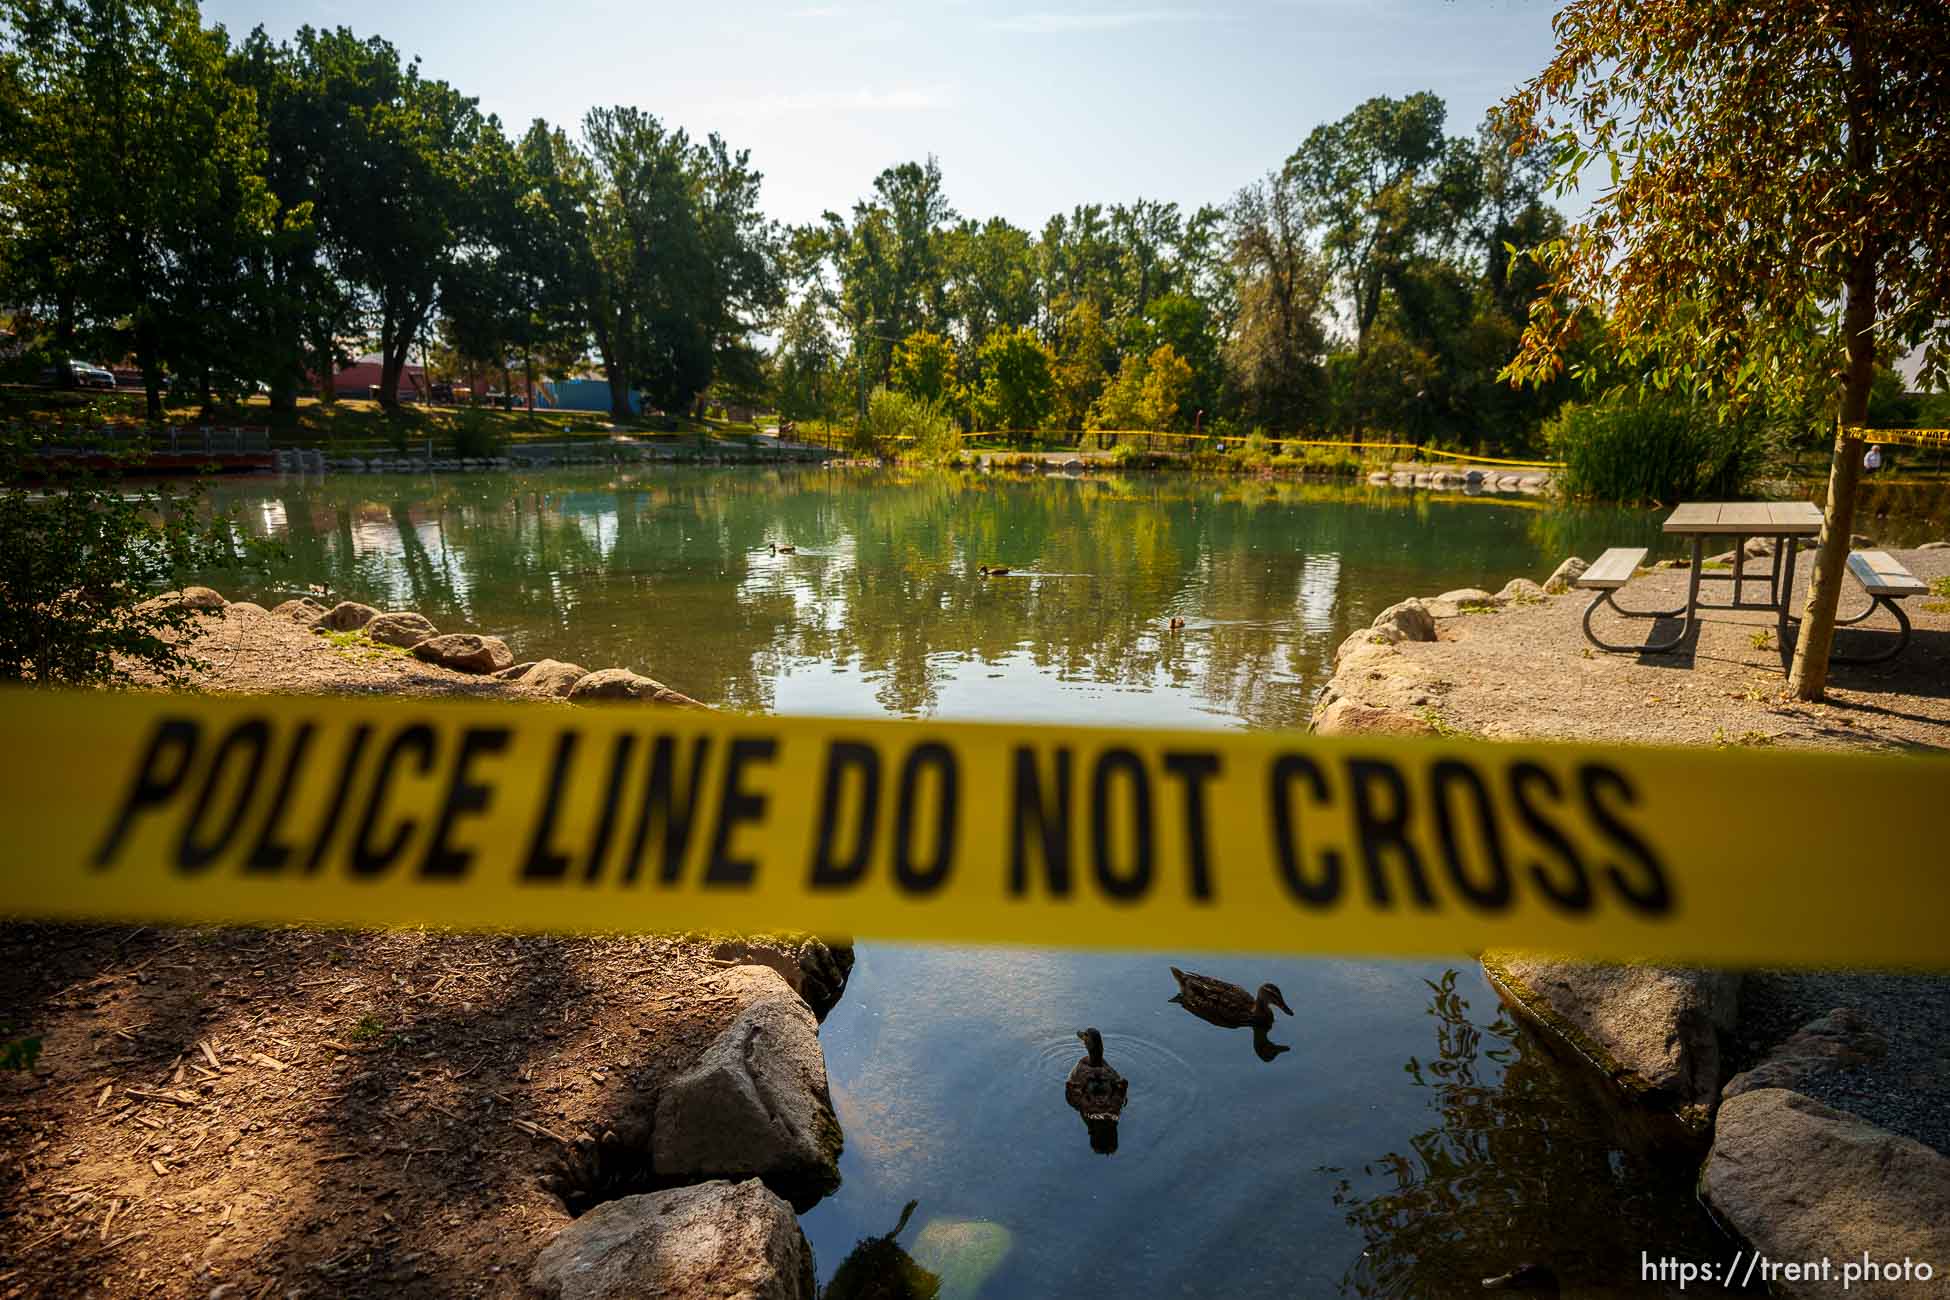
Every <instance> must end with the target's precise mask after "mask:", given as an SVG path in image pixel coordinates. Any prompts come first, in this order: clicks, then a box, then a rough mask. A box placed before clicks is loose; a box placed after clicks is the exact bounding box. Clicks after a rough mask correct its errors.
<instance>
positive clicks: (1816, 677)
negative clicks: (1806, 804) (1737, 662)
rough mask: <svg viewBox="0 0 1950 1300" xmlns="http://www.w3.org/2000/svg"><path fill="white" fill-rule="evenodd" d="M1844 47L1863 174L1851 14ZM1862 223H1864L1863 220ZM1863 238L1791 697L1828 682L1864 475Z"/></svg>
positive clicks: (1868, 61) (1868, 293)
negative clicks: (1860, 433)
mask: <svg viewBox="0 0 1950 1300" xmlns="http://www.w3.org/2000/svg"><path fill="white" fill-rule="evenodd" d="M1845 40H1846V44H1847V46H1848V54H1849V86H1848V145H1849V170H1850V171H1851V172H1853V173H1854V174H1855V176H1856V177H1858V178H1862V179H1865V180H1866V178H1867V177H1868V176H1870V175H1871V174H1872V173H1873V172H1874V171H1875V166H1876V140H1875V109H1876V99H1877V90H1878V86H1877V81H1878V78H1877V71H1876V67H1875V62H1874V60H1873V58H1872V56H1871V55H1870V54H1869V52H1868V51H1867V50H1866V49H1865V48H1864V47H1865V44H1866V41H1865V35H1864V32H1863V31H1862V29H1861V27H1860V25H1859V20H1857V19H1851V20H1850V22H1849V26H1848V30H1847V34H1846V37H1845ZM1864 225H1865V227H1866V225H1867V223H1866V222H1865V223H1864ZM1860 238H1861V240H1862V243H1861V246H1860V247H1858V248H1857V249H1856V250H1855V252H1854V254H1853V255H1852V256H1851V257H1850V259H1849V265H1848V274H1847V277H1846V280H1845V286H1844V291H1845V293H1846V295H1847V296H1846V298H1845V300H1844V302H1843V306H1842V336H1843V342H1844V343H1845V344H1846V345H1847V347H1848V369H1847V371H1846V373H1845V377H1844V379H1843V382H1842V404H1841V413H1840V416H1839V418H1838V420H1837V423H1836V428H1835V452H1834V455H1833V456H1832V457H1831V458H1830V460H1829V464H1828V503H1827V508H1826V510H1825V511H1824V513H1823V515H1822V523H1821V549H1820V550H1819V551H1818V552H1817V553H1816V556H1815V571H1814V575H1813V577H1812V578H1811V579H1810V581H1809V583H1808V601H1807V604H1806V606H1805V607H1804V608H1803V609H1802V613H1801V635H1800V637H1799V639H1797V640H1796V642H1795V644H1794V666H1793V668H1792V669H1791V670H1790V672H1789V676H1788V683H1789V687H1790V689H1791V690H1792V691H1793V692H1794V698H1795V699H1797V700H1809V701H1812V700H1819V699H1821V698H1822V696H1823V694H1824V693H1825V692H1826V691H1827V689H1828V655H1829V651H1830V650H1831V649H1832V648H1833V646H1834V642H1835V608H1836V606H1837V605H1838V604H1839V603H1840V601H1841V594H1842V572H1843V569H1844V567H1845V566H1846V564H1847V562H1848V548H1849V537H1850V534H1851V533H1852V532H1853V531H1854V528H1855V489H1856V485H1857V484H1858V483H1860V482H1861V480H1862V440H1861V439H1860V438H1856V437H1853V436H1851V434H1850V430H1851V429H1854V428H1857V427H1859V426H1860V425H1861V423H1862V421H1863V420H1864V419H1865V418H1866V417H1867V416H1868V413H1869V385H1870V383H1871V381H1872V380H1873V379H1874V378H1875V359H1876V358H1875V337H1874V335H1873V334H1872V333H1871V330H1872V329H1873V328H1874V325H1875V297H1876V270H1877V262H1878V260H1879V259H1880V256H1881V252H1882V241H1881V239H1880V238H1879V237H1878V236H1877V235H1875V234H1873V233H1869V232H1868V231H1866V230H1865V232H1864V233H1863V234H1862V235H1861V236H1860Z"/></svg>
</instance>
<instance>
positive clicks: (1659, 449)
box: [1544, 391, 1764, 504]
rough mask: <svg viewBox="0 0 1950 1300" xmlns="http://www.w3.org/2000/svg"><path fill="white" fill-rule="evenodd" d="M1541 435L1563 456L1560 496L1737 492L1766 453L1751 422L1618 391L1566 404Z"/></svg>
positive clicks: (1643, 498) (1664, 497) (1659, 498)
mask: <svg viewBox="0 0 1950 1300" xmlns="http://www.w3.org/2000/svg"><path fill="white" fill-rule="evenodd" d="M1544 435H1545V438H1546V440H1547V441H1548V443H1549V445H1550V448H1551V452H1552V454H1553V455H1554V456H1555V457H1556V458H1557V459H1559V460H1561V461H1563V462H1564V470H1563V472H1562V475H1561V477H1560V480H1559V484H1560V486H1561V487H1562V488H1563V489H1564V492H1565V494H1566V495H1568V496H1573V497H1585V498H1592V499H1596V500H1601V501H1619V502H1625V503H1628V504H1636V503H1643V502H1673V501H1677V500H1679V499H1681V498H1683V497H1700V496H1708V497H1710V496H1733V495H1736V494H1738V493H1739V492H1740V490H1741V488H1742V487H1743V486H1744V485H1745V484H1746V482H1747V480H1748V479H1749V478H1750V477H1751V476H1752V475H1753V474H1754V473H1755V472H1757V471H1758V470H1759V468H1760V462H1761V460H1762V457H1763V454H1764V445H1763V444H1764V438H1763V435H1762V431H1761V428H1760V426H1759V425H1758V424H1756V423H1754V422H1753V421H1749V420H1734V421H1721V420H1719V419H1716V418H1715V416H1714V413H1713V412H1712V411H1711V410H1709V409H1707V408H1705V407H1702V406H1697V405H1693V404H1691V403H1687V402H1685V401H1682V400H1680V399H1678V398H1673V397H1640V396H1637V395H1635V394H1632V393H1629V392H1624V391H1614V392H1613V393H1611V394H1608V395H1607V396H1605V397H1604V398H1601V399H1600V400H1599V401H1596V402H1592V403H1588V404H1587V403H1568V404H1566V405H1565V406H1564V407H1563V408H1562V409H1561V410H1559V411H1558V413H1557V414H1556V415H1555V416H1553V417H1552V418H1551V419H1550V421H1549V422H1548V423H1546V425H1545V426H1544Z"/></svg>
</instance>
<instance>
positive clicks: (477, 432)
mask: <svg viewBox="0 0 1950 1300" xmlns="http://www.w3.org/2000/svg"><path fill="white" fill-rule="evenodd" d="M449 440H450V441H451V443H452V445H453V450H454V455H456V456H459V457H462V458H463V459H468V460H491V459H493V458H494V457H496V456H499V455H500V454H501V453H502V451H503V450H504V449H505V448H506V445H507V439H506V436H505V435H504V433H503V431H502V425H501V422H500V421H498V420H496V419H495V418H494V417H493V416H492V415H491V414H490V413H489V412H487V411H483V410H479V409H475V408H469V409H467V410H464V411H462V412H461V413H460V414H459V415H457V416H455V417H454V423H453V427H452V431H451V433H450V435H449Z"/></svg>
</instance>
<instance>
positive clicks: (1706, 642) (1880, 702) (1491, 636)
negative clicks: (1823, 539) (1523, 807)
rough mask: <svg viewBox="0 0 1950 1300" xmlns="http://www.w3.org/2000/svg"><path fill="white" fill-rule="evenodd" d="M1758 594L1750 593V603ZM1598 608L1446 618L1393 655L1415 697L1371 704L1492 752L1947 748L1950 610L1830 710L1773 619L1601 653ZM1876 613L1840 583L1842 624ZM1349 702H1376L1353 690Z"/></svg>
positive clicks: (1620, 623) (1915, 607)
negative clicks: (1629, 745)
mask: <svg viewBox="0 0 1950 1300" xmlns="http://www.w3.org/2000/svg"><path fill="white" fill-rule="evenodd" d="M1892 553H1893V554H1894V555H1896V557H1897V558H1898V559H1900V560H1902V561H1903V563H1904V564H1905V565H1906V566H1907V567H1908V568H1909V570H1910V572H1912V573H1914V574H1915V575H1916V576H1917V577H1918V578H1921V579H1923V580H1924V581H1926V582H1927V581H1929V580H1930V579H1932V578H1944V577H1950V550H1931V551H1896V552H1892ZM1587 558H1595V557H1587ZM1767 563H1768V562H1767V561H1765V560H1760V559H1754V560H1749V561H1748V566H1747V572H1748V573H1749V574H1756V573H1765V572H1766V568H1767ZM1812 567H1813V561H1812V557H1810V556H1808V555H1803V556H1802V558H1801V561H1800V563H1799V564H1798V565H1797V567H1796V572H1797V577H1798V579H1799V580H1798V581H1797V583H1796V585H1795V595H1794V601H1793V604H1792V605H1791V606H1790V608H1791V610H1792V611H1793V612H1795V613H1797V614H1798V613H1799V612H1800V609H1801V602H1802V600H1803V598H1804V596H1805V593H1806V589H1807V575H1808V573H1809V571H1810V569H1811V568H1812ZM1513 576H1529V575H1512V574H1504V575H1501V576H1496V575H1485V581H1484V583H1483V585H1484V587H1485V588H1486V589H1488V590H1491V591H1494V590H1496V589H1497V588H1499V587H1500V586H1501V585H1502V584H1503V582H1504V580H1505V579H1507V578H1509V577H1513ZM1686 580H1687V574H1686V572H1685V571H1684V570H1677V569H1671V570H1667V569H1662V570H1656V571H1654V572H1652V573H1648V574H1643V575H1641V576H1639V577H1637V578H1634V579H1633V580H1632V581H1631V583H1629V584H1628V585H1627V586H1626V588H1625V590H1624V591H1623V592H1621V593H1620V594H1619V604H1621V605H1623V606H1624V607H1625V608H1627V609H1669V608H1673V607H1675V606H1677V605H1680V604H1683V603H1684V602H1685V598H1686ZM1729 590H1730V588H1728V587H1727V586H1726V584H1713V586H1712V587H1709V589H1708V598H1709V599H1713V600H1725V599H1726V598H1727V592H1728V591H1729ZM1435 594H1438V593H1433V592H1430V593H1423V595H1424V596H1425V597H1426V596H1429V595H1435ZM1757 594H1759V593H1758V592H1753V591H1750V592H1749V598H1750V599H1751V598H1753V596H1755V595H1757ZM1590 597H1591V593H1588V592H1575V591H1574V592H1571V593H1570V594H1568V595H1563V596H1556V597H1550V598H1547V599H1546V600H1544V601H1542V602H1541V603H1537V604H1529V605H1521V604H1519V605H1507V606H1504V607H1502V608H1500V609H1498V610H1496V611H1495V612H1491V613H1481V614H1459V615H1458V616H1456V617H1453V618H1445V619H1442V620H1440V621H1439V625H1438V626H1439V633H1440V636H1441V639H1440V640H1439V641H1436V642H1432V643H1430V642H1422V643H1404V644H1402V645H1401V646H1399V647H1397V648H1398V649H1399V651H1400V652H1401V654H1402V655H1403V656H1404V657H1406V659H1407V660H1408V661H1409V663H1410V664H1412V665H1413V666H1414V667H1415V668H1416V669H1419V670H1422V671H1421V672H1420V673H1419V674H1416V675H1415V678H1414V680H1413V682H1412V683H1411V682H1410V679H1407V678H1404V679H1403V682H1402V684H1401V689H1402V690H1403V691H1404V692H1405V693H1404V694H1403V696H1402V698H1401V699H1399V700H1396V699H1394V698H1393V697H1392V695H1391V696H1390V698H1389V699H1387V700H1386V701H1383V700H1380V699H1377V700H1376V701H1375V702H1376V703H1378V704H1382V703H1385V704H1386V705H1387V706H1388V707H1393V708H1399V709H1401V710H1403V711H1405V712H1409V713H1412V714H1416V715H1418V716H1423V717H1424V718H1425V719H1426V720H1430V721H1433V722H1435V723H1436V724H1437V725H1438V726H1448V727H1454V728H1456V729H1458V730H1461V731H1465V732H1469V733H1472V734H1475V735H1482V736H1487V737H1517V736H1527V737H1532V738H1546V739H1549V738H1558V739H1576V740H1620V741H1632V742H1638V743H1645V744H1704V745H1711V744H1737V745H1813V746H1823V747H1833V748H1870V749H1919V748H1920V749H1950V600H1946V599H1945V598H1944V597H1940V596H1931V595H1925V596H1915V597H1911V598H1910V599H1909V600H1907V601H1906V602H1904V609H1905V611H1906V612H1907V613H1908V615H1909V618H1910V621H1911V622H1912V623H1913V624H1914V625H1915V628H1916V632H1915V635H1914V636H1913V637H1912V639H1911V641H1910V643H1909V648H1908V649H1907V650H1905V651H1904V652H1903V654H1902V655H1900V656H1899V657H1898V658H1897V659H1895V660H1894V661H1892V662H1890V663H1886V664H1879V665H1873V666H1860V667H1850V666H1844V665H1836V666H1835V667H1834V668H1833V670H1832V672H1831V675H1830V678H1829V691H1828V699H1827V701H1826V702H1825V703H1822V704H1814V705H1809V704H1802V703H1799V702H1796V701H1794V700H1792V699H1790V698H1788V696H1787V693H1786V686H1787V682H1786V676H1785V667H1786V663H1787V659H1788V653H1789V652H1788V651H1784V650H1783V648H1782V647H1781V645H1780V639H1779V637H1778V635H1777V634H1776V633H1775V618H1774V615H1773V614H1772V613H1762V612H1755V611H1750V610H1740V611H1735V610H1714V611H1709V612H1708V613H1707V614H1706V615H1705V617H1704V619H1703V621H1702V626H1701V628H1700V631H1699V633H1698V635H1697V636H1696V637H1695V638H1693V639H1691V640H1690V641H1689V642H1688V643H1687V644H1686V645H1685V646H1684V647H1683V648H1682V649H1681V650H1679V651H1677V652H1675V653H1670V654H1658V655H1632V654H1606V653H1603V652H1600V651H1598V650H1595V649H1593V648H1591V646H1590V645H1589V644H1588V643H1587V642H1586V641H1585V639H1584V634H1583V630H1582V627H1581V620H1582V619H1583V617H1584V611H1585V606H1586V605H1587V604H1588V603H1589V601H1590ZM1866 601H1867V597H1865V596H1864V595H1863V594H1862V592H1861V589H1860V588H1859V587H1858V586H1856V585H1855V582H1854V580H1853V579H1846V578H1845V579H1844V589H1843V594H1842V614H1843V616H1844V617H1847V616H1848V615H1850V614H1853V613H1854V612H1856V611H1857V610H1859V609H1861V608H1862V607H1863V605H1864V604H1865V603H1866ZM1932 606H1936V607H1937V608H1935V609H1932V608H1931V607H1932ZM1594 623H1595V624H1596V626H1597V628H1598V631H1599V635H1601V636H1604V637H1605V638H1606V639H1607V640H1610V641H1614V642H1624V641H1627V640H1630V639H1634V638H1636V639H1641V640H1642V639H1643V638H1644V637H1645V636H1646V635H1647V633H1648V630H1649V629H1654V628H1656V629H1657V633H1658V634H1659V635H1662V636H1663V635H1664V634H1665V633H1666V632H1667V630H1668V628H1670V627H1671V626H1672V625H1671V624H1668V623H1664V622H1660V623H1656V624H1655V623H1654V622H1652V621H1644V620H1642V621H1633V622H1629V623H1628V622H1625V621H1624V620H1622V619H1620V618H1618V617H1617V616H1616V615H1615V614H1612V613H1611V612H1610V611H1609V610H1600V611H1599V613H1598V614H1597V615H1596V617H1595V618H1594ZM1892 627H1893V624H1892V622H1891V621H1890V619H1889V618H1888V616H1887V615H1886V614H1881V613H1879V614H1877V616H1876V617H1875V618H1873V619H1871V620H1870V621H1869V622H1868V623H1867V624H1865V625H1863V628H1865V629H1867V630H1862V629H1846V628H1845V629H1842V630H1841V631H1840V632H1838V634H1837V637H1838V642H1837V644H1838V646H1839V648H1841V649H1842V650H1844V651H1849V652H1853V653H1867V652H1870V651H1872V650H1873V649H1874V648H1875V647H1876V646H1877V645H1878V644H1887V639H1888V638H1889V637H1892V636H1893V635H1894V633H1893V631H1889V630H1883V629H1890V628H1892ZM1763 634H1765V635H1763ZM1377 685H1380V684H1377ZM1394 687H1395V684H1393V683H1391V684H1389V685H1388V686H1387V687H1385V688H1384V689H1394ZM1348 693H1349V694H1351V695H1353V696H1354V697H1355V698H1357V699H1366V698H1368V695H1367V694H1366V692H1365V691H1364V690H1363V689H1362V684H1361V683H1359V682H1355V683H1352V689H1350V690H1349V691H1348Z"/></svg>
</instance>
